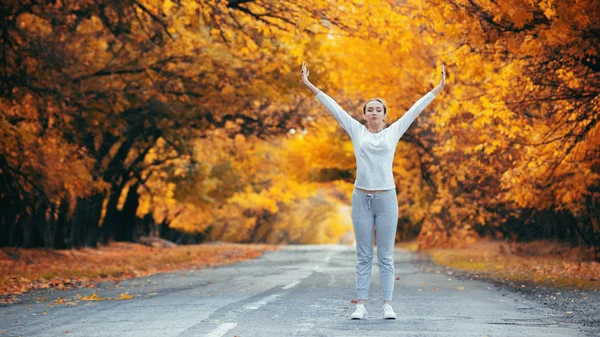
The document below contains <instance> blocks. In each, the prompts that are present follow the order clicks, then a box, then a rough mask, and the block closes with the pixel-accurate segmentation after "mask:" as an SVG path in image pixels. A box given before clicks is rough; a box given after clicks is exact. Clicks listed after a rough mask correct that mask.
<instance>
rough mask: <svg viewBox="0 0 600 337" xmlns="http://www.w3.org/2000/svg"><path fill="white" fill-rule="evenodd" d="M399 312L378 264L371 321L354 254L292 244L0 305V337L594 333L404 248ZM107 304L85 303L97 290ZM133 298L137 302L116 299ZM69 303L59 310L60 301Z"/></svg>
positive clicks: (397, 288) (398, 284) (563, 315)
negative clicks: (387, 300) (388, 298)
mask: <svg viewBox="0 0 600 337" xmlns="http://www.w3.org/2000/svg"><path fill="white" fill-rule="evenodd" d="M395 261H396V276H397V278H398V279H397V280H396V286H395V291H394V308H395V310H396V313H397V315H398V319H397V320H383V319H382V318H381V317H382V309H381V305H382V294H381V284H380V282H379V273H378V268H377V266H374V267H373V279H372V283H371V298H370V300H369V303H368V304H367V308H368V310H369V319H367V320H360V321H353V320H350V319H349V316H350V313H351V312H352V311H353V309H354V305H353V304H351V300H353V299H354V296H355V290H354V284H355V276H354V263H355V251H354V248H353V247H348V246H291V247H287V248H283V249H282V250H280V251H276V252H267V253H265V254H264V255H263V256H262V257H261V258H259V259H256V260H250V261H245V262H242V263H238V264H234V265H228V266H223V267H217V268H211V269H203V270H193V271H186V272H174V273H165V274H158V275H154V276H151V277H144V278H138V279H130V280H126V281H123V282H121V283H120V284H119V285H118V286H116V285H114V284H112V283H106V284H100V285H99V286H98V287H97V288H96V289H75V290H66V291H53V290H43V291H36V292H32V293H29V294H26V295H23V296H20V297H19V303H18V304H12V305H5V306H2V307H0V337H2V336H53V337H55V336H86V337H89V336H161V337H168V336H181V337H183V336H210V337H221V336H230V337H232V336H237V337H251V336H258V337H268V336H277V337H281V336H361V337H362V336H461V337H462V336H479V337H481V336H490V337H491V336H540V337H542V336H544V337H551V336H556V337H565V336H592V335H593V334H594V333H595V332H597V330H596V331H593V330H590V329H591V328H590V327H586V326H582V325H578V324H575V323H569V320H568V315H569V314H568V313H565V312H558V311H556V310H553V309H551V308H549V307H547V306H543V305H540V304H539V303H537V302H535V301H528V300H526V299H523V298H521V297H520V296H519V295H518V294H516V293H514V292H511V291H508V290H505V289H503V288H501V287H498V286H495V285H492V284H489V283H485V282H483V281H478V280H466V279H456V278H454V277H453V275H452V274H449V273H448V272H446V271H445V269H443V268H435V267H433V268H428V269H426V270H424V269H423V268H420V267H418V266H417V265H416V264H415V262H414V256H413V255H411V254H408V253H403V252H396V255H395ZM94 293H95V294H96V296H98V297H101V298H112V300H104V301H81V300H80V297H81V296H89V295H92V294H94ZM123 293H128V295H131V296H133V297H132V298H131V299H125V300H114V298H118V297H119V296H120V295H121V294H123ZM59 297H60V298H62V300H61V301H62V302H63V303H67V304H58V305H52V303H53V302H54V301H56V300H57V299H58V298H59Z"/></svg>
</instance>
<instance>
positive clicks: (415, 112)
mask: <svg viewBox="0 0 600 337" xmlns="http://www.w3.org/2000/svg"><path fill="white" fill-rule="evenodd" d="M444 86H446V71H445V69H444V65H442V79H441V80H440V83H439V84H438V85H437V86H436V87H435V88H434V89H433V90H431V91H430V92H428V93H427V94H425V96H423V97H421V98H420V99H419V100H418V101H417V102H416V103H415V104H413V106H412V107H411V108H410V109H408V111H407V112H406V113H405V114H404V116H402V117H401V118H400V119H398V120H397V121H395V122H394V123H393V124H392V125H390V131H392V134H393V135H394V137H395V138H396V140H397V141H398V140H400V137H402V135H403V134H404V133H405V132H406V130H408V127H409V126H410V125H411V124H412V123H413V122H414V120H415V119H416V118H417V116H419V114H420V113H421V111H423V109H425V107H427V106H428V105H429V103H431V101H433V99H434V98H435V97H436V96H437V95H438V94H439V93H440V91H442V89H444Z"/></svg>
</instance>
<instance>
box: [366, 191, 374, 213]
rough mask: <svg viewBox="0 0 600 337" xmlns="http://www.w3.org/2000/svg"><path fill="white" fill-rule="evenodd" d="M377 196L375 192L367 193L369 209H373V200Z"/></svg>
mask: <svg viewBox="0 0 600 337" xmlns="http://www.w3.org/2000/svg"><path fill="white" fill-rule="evenodd" d="M373 197H375V196H374V195H373V194H367V205H369V210H371V200H373Z"/></svg>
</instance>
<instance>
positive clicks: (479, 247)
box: [405, 241, 600, 289]
mask: <svg viewBox="0 0 600 337" xmlns="http://www.w3.org/2000/svg"><path fill="white" fill-rule="evenodd" d="M405 247H406V248H413V249H414V248H415V247H416V244H414V245H409V244H405ZM425 253H427V254H429V256H431V258H432V260H433V261H434V262H435V263H436V264H439V265H443V266H448V267H451V268H455V269H459V270H464V271H469V272H475V273H483V274H486V275H487V276H489V277H491V278H493V279H498V280H509V281H515V282H532V283H536V284H540V285H545V286H554V287H577V288H582V289H600V263H597V262H593V261H582V257H584V258H585V259H588V258H589V252H588V251H583V250H578V249H571V248H569V247H567V246H565V245H563V244H558V243H553V242H546V241H538V242H532V243H526V244H515V243H506V242H496V241H485V242H479V243H476V244H474V245H472V246H470V247H468V248H464V249H430V250H427V251H425ZM585 259H584V260H585Z"/></svg>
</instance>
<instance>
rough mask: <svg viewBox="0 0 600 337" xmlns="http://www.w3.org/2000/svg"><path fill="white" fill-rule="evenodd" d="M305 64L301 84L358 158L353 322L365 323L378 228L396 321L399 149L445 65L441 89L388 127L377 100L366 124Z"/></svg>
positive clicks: (367, 110)
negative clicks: (322, 86) (317, 82)
mask: <svg viewBox="0 0 600 337" xmlns="http://www.w3.org/2000/svg"><path fill="white" fill-rule="evenodd" d="M308 73H309V72H308V70H307V69H306V64H305V63H303V64H302V82H303V83H304V84H305V85H306V86H307V87H308V88H309V89H310V90H311V91H312V92H313V94H315V96H316V97H317V99H318V100H319V102H321V104H323V105H324V106H325V107H326V108H327V110H329V112H330V113H331V114H332V115H333V116H334V117H335V119H336V120H337V121H338V122H339V123H340V125H341V126H342V127H343V128H344V130H345V131H346V132H347V133H348V135H350V138H351V139H352V145H353V147H354V155H355V157H356V180H355V182H354V191H353V192H352V223H353V226H354V235H355V238H356V255H357V262H356V290H357V293H358V294H357V295H358V296H357V299H358V301H357V305H356V311H354V313H352V315H351V316H350V317H351V318H352V319H366V318H367V315H368V314H367V309H366V307H365V303H366V301H367V299H368V295H369V287H370V282H371V268H372V265H373V237H374V231H375V230H374V229H375V226H377V230H376V231H375V232H376V235H377V260H378V262H379V273H380V277H381V285H382V287H383V318H385V319H396V313H394V309H393V308H392V294H393V291H394V259H393V253H394V241H395V238H396V226H397V224H398V198H397V196H396V184H395V182H394V177H393V174H392V163H393V161H394V153H395V152H396V144H397V143H398V141H399V140H400V137H402V135H403V134H404V132H405V131H406V130H407V129H408V127H409V126H410V125H411V124H412V122H413V121H414V120H415V118H417V116H418V115H419V113H421V111H423V109H425V107H426V106H427V105H428V104H429V103H431V101H433V99H434V98H435V96H437V95H438V94H439V93H440V91H442V89H443V88H444V86H445V85H446V74H445V71H444V66H443V65H442V76H441V81H440V83H439V84H438V86H437V87H435V88H434V89H433V90H431V91H430V92H428V93H427V94H426V95H425V96H423V97H422V98H421V99H419V100H418V101H417V102H416V103H415V104H414V105H413V106H412V107H411V108H410V109H409V110H408V111H407V112H406V113H405V114H404V116H402V118H400V119H399V120H397V121H396V122H394V123H392V124H391V125H390V126H389V127H387V128H385V124H384V121H385V117H386V113H387V107H386V105H385V103H384V102H383V101H382V100H381V99H378V98H374V99H370V100H368V101H367V102H366V103H365V105H364V107H363V119H364V120H365V125H363V124H360V123H359V122H358V121H356V120H355V119H354V118H352V117H351V116H350V115H348V113H346V112H345V111H344V110H343V109H342V108H341V107H340V106H339V105H338V104H337V103H336V102H335V101H334V100H333V99H332V98H331V97H329V96H327V95H326V94H324V93H323V92H322V91H321V90H319V89H318V88H317V87H315V86H314V85H313V84H312V83H310V82H309V80H308Z"/></svg>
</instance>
